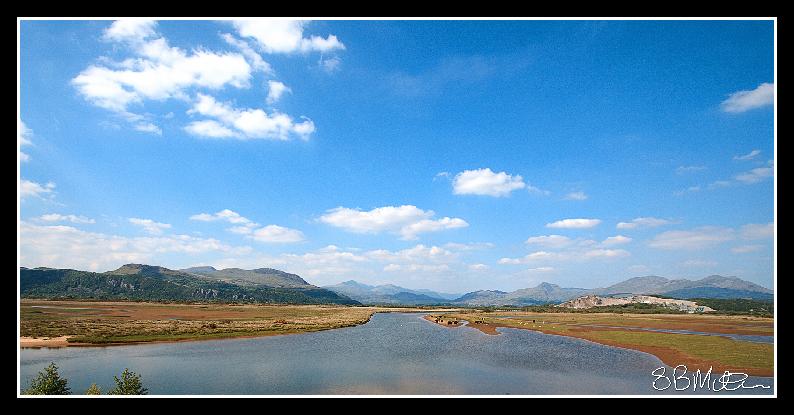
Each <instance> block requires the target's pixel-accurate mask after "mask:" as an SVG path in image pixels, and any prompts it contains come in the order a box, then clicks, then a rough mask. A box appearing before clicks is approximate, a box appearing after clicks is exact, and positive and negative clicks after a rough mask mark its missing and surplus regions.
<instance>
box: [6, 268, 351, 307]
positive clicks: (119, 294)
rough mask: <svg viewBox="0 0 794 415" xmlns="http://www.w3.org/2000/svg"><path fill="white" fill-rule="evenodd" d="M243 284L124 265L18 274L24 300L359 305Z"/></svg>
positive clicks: (314, 292)
mask: <svg viewBox="0 0 794 415" xmlns="http://www.w3.org/2000/svg"><path fill="white" fill-rule="evenodd" d="M289 275H292V274H289ZM298 278H300V277H298ZM242 281H243V282H244V283H240V284H236V283H233V282H230V281H224V280H213V279H211V278H210V277H207V276H199V275H198V274H194V273H187V272H183V271H175V270H171V269H168V268H163V267H158V266H151V265H142V264H127V265H124V266H122V267H120V268H119V269H117V270H114V271H108V272H104V273H96V272H89V271H79V270H73V269H51V268H48V269H41V268H36V269H29V268H24V267H23V268H20V294H21V296H22V297H23V298H61V299H67V298H68V299H101V300H135V301H172V302H192V301H207V302H245V303H287V304H350V305H354V304H359V302H357V301H355V300H352V299H350V298H348V297H345V296H343V295H339V294H337V293H335V292H332V291H329V290H325V289H323V288H319V287H315V286H313V285H309V284H305V286H300V287H273V286H268V285H257V284H253V283H251V282H250V281H245V280H242ZM301 281H303V280H302V279H301ZM304 283H305V281H304Z"/></svg>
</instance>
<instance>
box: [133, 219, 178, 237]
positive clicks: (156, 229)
mask: <svg viewBox="0 0 794 415" xmlns="http://www.w3.org/2000/svg"><path fill="white" fill-rule="evenodd" d="M129 221H130V223H131V224H133V225H137V226H140V227H141V228H143V230H144V231H146V232H147V233H150V234H152V235H161V234H162V233H163V229H169V228H171V224H169V223H160V222H155V221H153V220H151V219H141V218H129Z"/></svg>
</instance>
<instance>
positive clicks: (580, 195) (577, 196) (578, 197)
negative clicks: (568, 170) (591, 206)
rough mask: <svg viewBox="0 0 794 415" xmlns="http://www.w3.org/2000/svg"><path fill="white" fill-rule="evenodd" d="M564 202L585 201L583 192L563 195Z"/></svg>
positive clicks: (585, 197) (585, 196)
mask: <svg viewBox="0 0 794 415" xmlns="http://www.w3.org/2000/svg"><path fill="white" fill-rule="evenodd" d="M565 200H587V195H586V194H585V193H584V192H571V193H568V194H567V195H565Z"/></svg>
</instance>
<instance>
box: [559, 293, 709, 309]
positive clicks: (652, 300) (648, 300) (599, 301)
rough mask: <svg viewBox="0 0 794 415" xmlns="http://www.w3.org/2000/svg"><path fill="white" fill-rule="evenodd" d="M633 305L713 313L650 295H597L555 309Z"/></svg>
mask: <svg viewBox="0 0 794 415" xmlns="http://www.w3.org/2000/svg"><path fill="white" fill-rule="evenodd" d="M633 303H643V304H658V305H661V306H664V307H668V308H671V309H674V310H679V311H686V312H687V313H705V312H709V311H714V309H712V308H710V307H706V306H702V305H697V303H695V302H694V301H689V300H676V299H672V298H659V297H652V296H650V295H631V296H628V297H622V298H613V297H600V296H597V295H585V296H582V297H579V298H575V299H573V300H570V301H566V302H564V303H562V304H559V305H557V307H565V308H592V307H604V306H610V305H623V304H633Z"/></svg>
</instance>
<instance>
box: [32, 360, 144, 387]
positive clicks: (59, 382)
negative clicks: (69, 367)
mask: <svg viewBox="0 0 794 415" xmlns="http://www.w3.org/2000/svg"><path fill="white" fill-rule="evenodd" d="M113 379H114V380H115V381H116V387H115V388H113V389H111V390H110V391H109V392H108V394H109V395H146V394H147V393H148V391H149V390H148V389H146V388H144V387H143V383H142V382H141V375H139V374H137V373H135V372H130V370H129V369H126V368H125V369H124V372H122V373H121V378H119V377H117V376H113ZM67 383H68V381H67V380H66V379H62V378H61V376H60V375H59V374H58V366H56V365H55V362H51V363H50V365H49V366H47V367H46V368H44V370H42V371H41V372H39V374H38V375H37V376H36V379H33V381H31V382H30V386H29V387H28V388H27V389H25V391H24V392H22V394H23V395H70V394H71V391H70V389H69V387H68V386H66V384H67ZM85 394H86V395H101V394H102V390H101V389H100V388H99V386H97V384H96V383H92V384H91V386H90V387H89V388H88V389H87V390H86V391H85Z"/></svg>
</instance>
